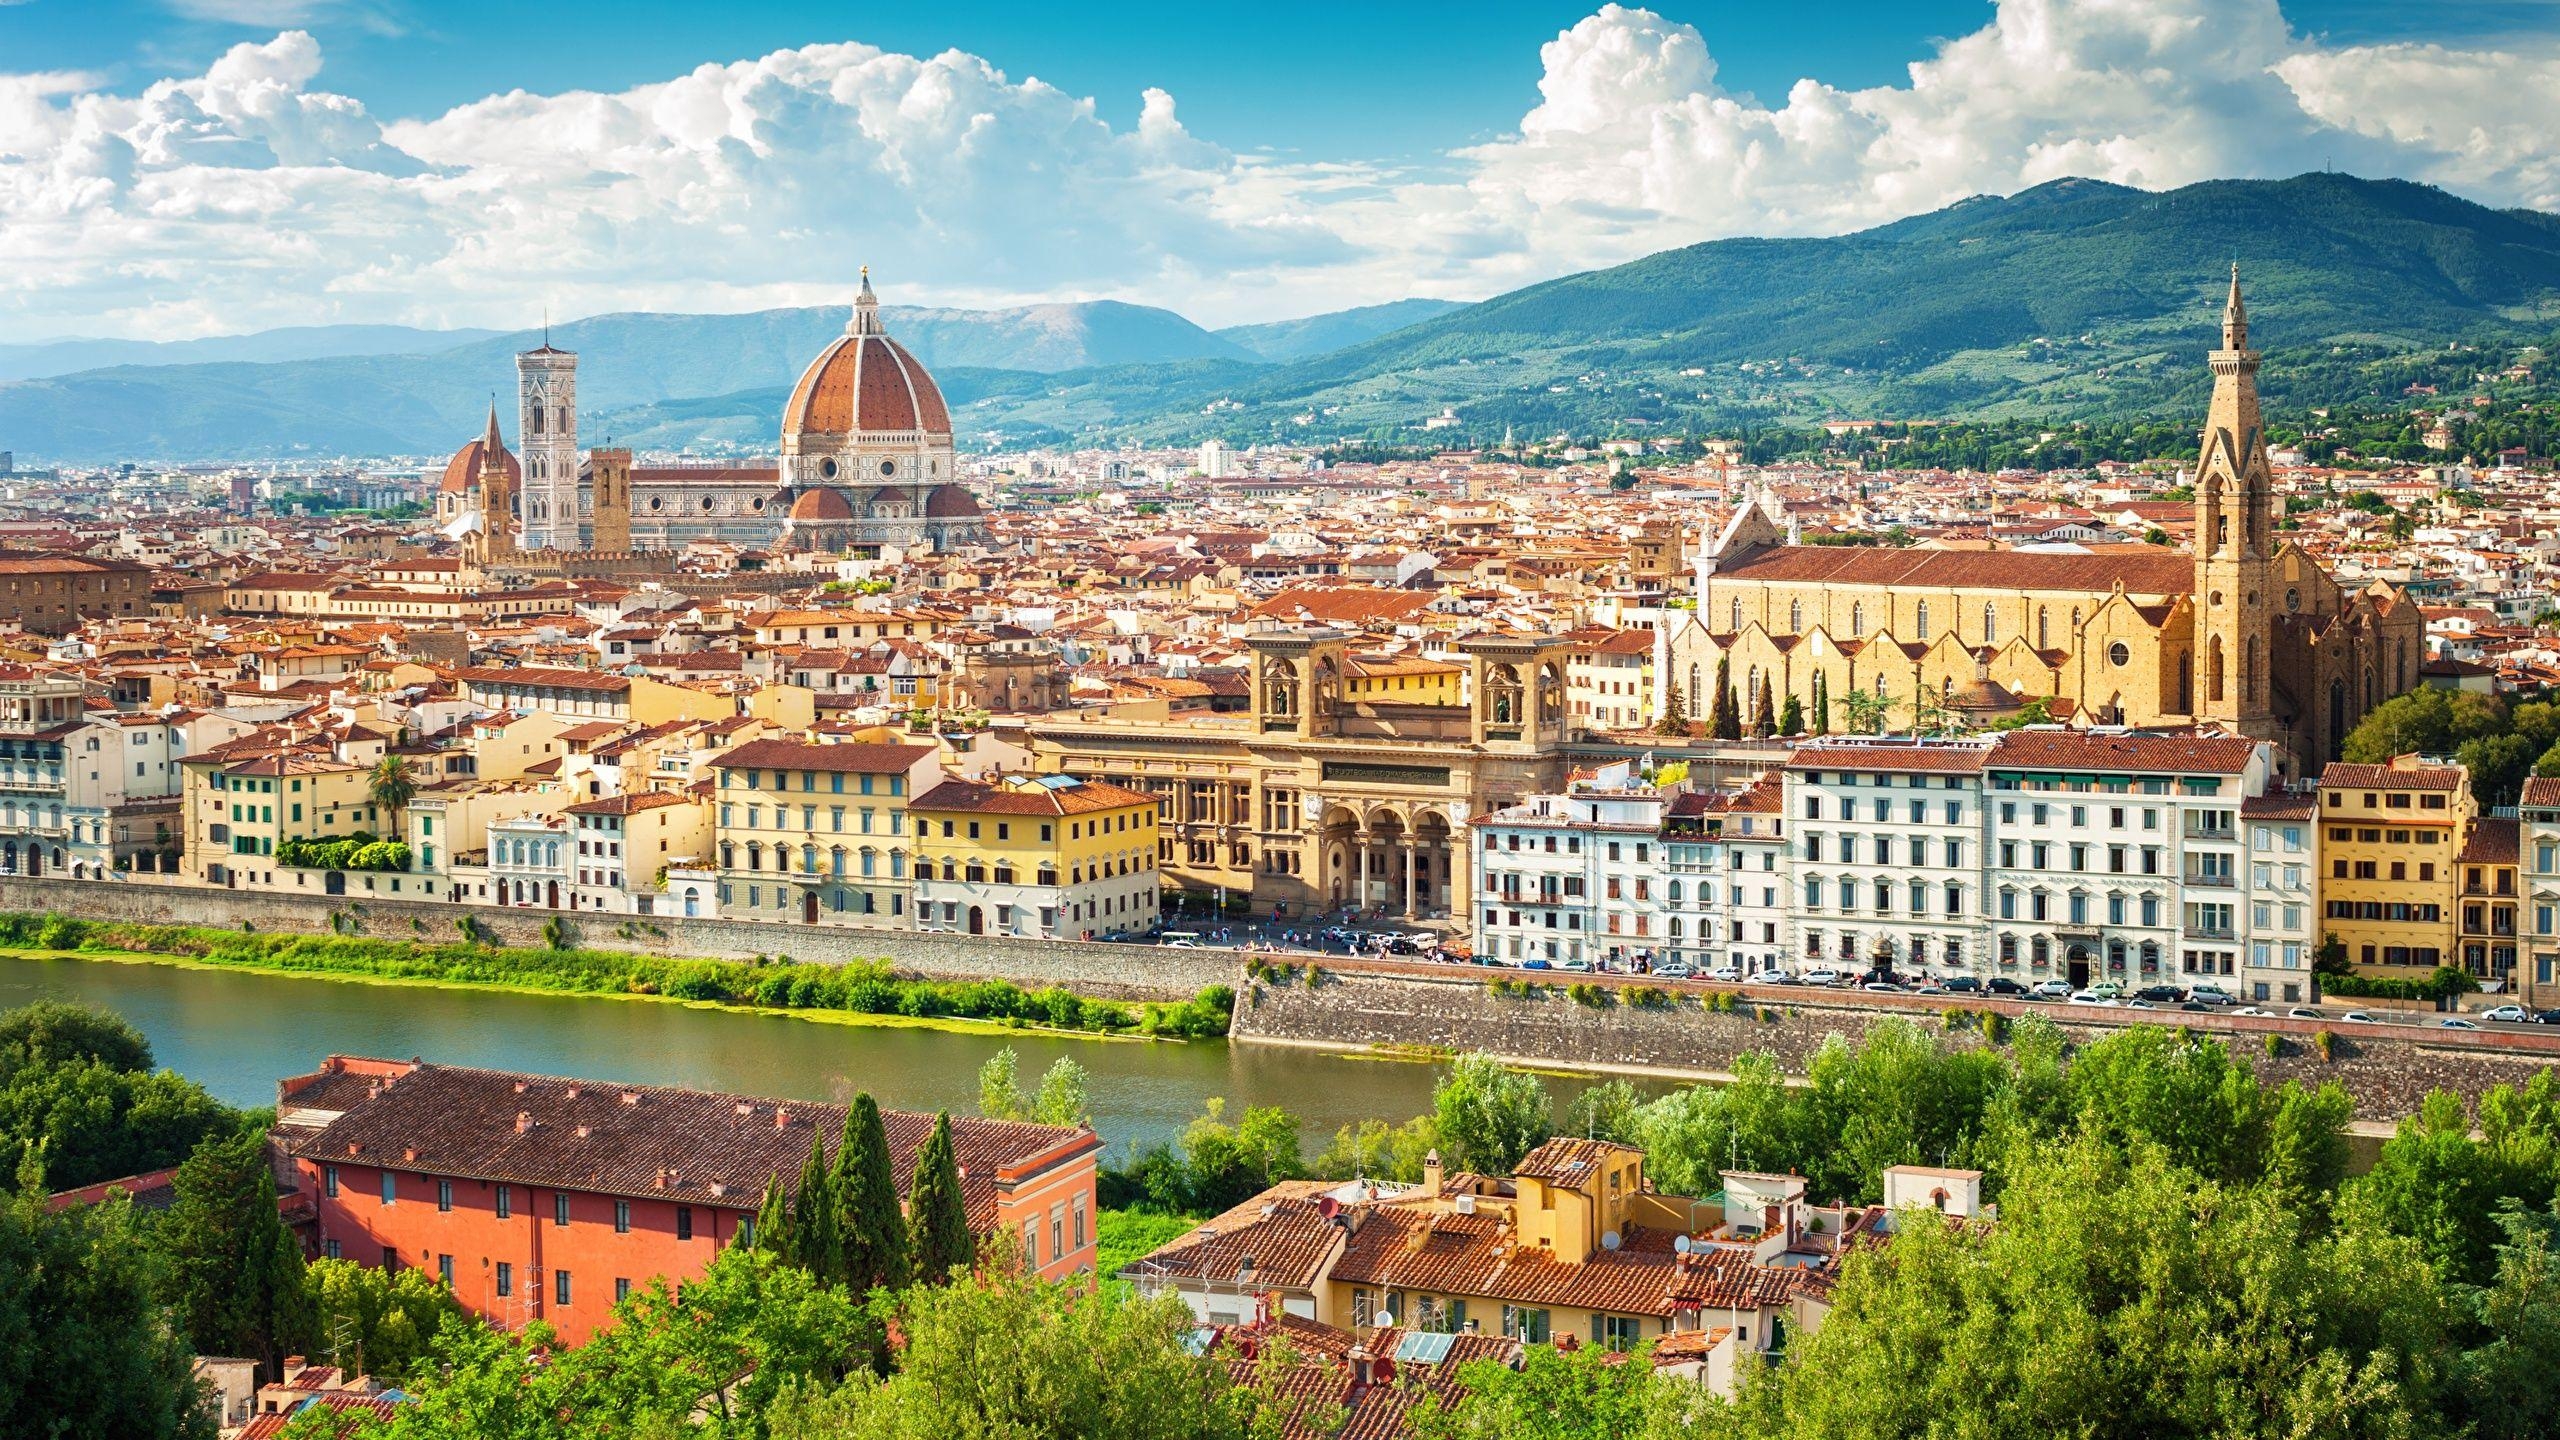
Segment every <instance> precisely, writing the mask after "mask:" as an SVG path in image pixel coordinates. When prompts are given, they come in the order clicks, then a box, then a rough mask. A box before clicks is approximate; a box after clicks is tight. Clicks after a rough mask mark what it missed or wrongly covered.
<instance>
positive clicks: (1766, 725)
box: [1751, 675, 1778, 740]
mask: <svg viewBox="0 0 2560 1440" xmlns="http://www.w3.org/2000/svg"><path fill="white" fill-rule="evenodd" d="M1751 733H1752V734H1753V735H1756V736H1758V737H1759V738H1760V739H1763V740H1766V739H1768V738H1769V737H1770V736H1772V735H1775V734H1777V733H1778V708H1777V701H1776V699H1775V698H1774V696H1773V693H1772V692H1771V690H1770V689H1769V677H1768V676H1766V675H1763V676H1761V677H1760V696H1759V699H1758V700H1757V701H1756V702H1755V703H1754V704H1753V705H1752V707H1751Z"/></svg>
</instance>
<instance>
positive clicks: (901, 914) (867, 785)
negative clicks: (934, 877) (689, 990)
mask: <svg viewBox="0 0 2560 1440" xmlns="http://www.w3.org/2000/svg"><path fill="white" fill-rule="evenodd" d="M935 753H936V752H935V750H934V747H933V746H930V745H861V744H847V745H827V744H819V743H814V742H811V741H807V740H786V739H781V738H779V737H772V738H767V739H762V740H750V741H748V742H746V743H745V744H743V745H735V746H731V747H730V748H729V749H727V750H725V751H723V752H721V753H720V754H719V755H718V756H717V757H715V758H714V759H713V760H712V761H711V769H712V771H713V773H715V774H717V775H718V776H719V782H718V784H717V785H716V786H715V787H714V790H713V797H714V800H715V802H716V805H717V811H716V815H715V818H714V821H713V823H714V826H715V827H716V836H717V840H716V844H717V848H718V851H719V854H718V856H717V859H716V864H717V870H718V874H719V877H720V881H719V883H720V913H721V915H722V916H724V917H734V918H737V919H741V920H780V921H788V922H792V923H797V924H803V925H854V926H868V927H872V928H886V929H897V930H905V929H911V928H913V917H912V913H911V911H910V909H909V907H908V904H907V890H908V879H907V869H908V860H909V857H910V854H911V843H910V842H911V837H912V832H911V831H910V830H909V828H908V823H907V802H908V801H909V800H910V799H912V798H913V797H914V796H915V795H916V794H918V793H919V792H920V791H922V790H923V789H925V788H926V787H928V786H930V785H931V784H932V783H933V782H934V781H936V780H938V779H939V778H940V776H941V771H940V767H939V766H938V765H937V764H936V763H935V760H934V756H935Z"/></svg>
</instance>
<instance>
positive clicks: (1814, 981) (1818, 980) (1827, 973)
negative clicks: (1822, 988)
mask: <svg viewBox="0 0 2560 1440" xmlns="http://www.w3.org/2000/svg"><path fill="white" fill-rule="evenodd" d="M1804 983H1806V984H1807V985H1837V984H1839V983H1840V972H1839V971H1837V970H1834V969H1832V968H1831V967H1830V966H1828V965H1816V966H1814V967H1813V968H1812V969H1810V970H1807V971H1806V972H1804Z"/></svg>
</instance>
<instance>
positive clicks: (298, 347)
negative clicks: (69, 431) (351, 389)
mask: <svg viewBox="0 0 2560 1440" xmlns="http://www.w3.org/2000/svg"><path fill="white" fill-rule="evenodd" d="M497 333H498V332H497V331H495V330H419V329H415V328H413V327H411V326H407V325H301V326H293V327H290V328H287V329H283V330H261V331H258V332H257V333H255V334H252V335H215V336H209V337H207V338H205V339H202V340H48V341H44V342H41V343H39V344H34V345H0V380H29V379H35V378H38V377H41V376H45V375H70V374H73V373H76V372H78V371H82V370H100V369H104V368H106V367H107V366H110V365H189V364H200V363H203V362H207V361H216V360H252V361H262V362H263V361H272V360H316V359H320V358H323V357H325V356H331V355H412V354H418V353H421V352H424V351H432V350H449V349H452V348H453V347H454V346H456V345H460V344H464V343H466V342H468V341H472V340H481V339H486V338H487V337H489V336H491V335H495V334H497Z"/></svg>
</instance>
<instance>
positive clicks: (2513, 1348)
mask: <svg viewBox="0 0 2560 1440" xmlns="http://www.w3.org/2000/svg"><path fill="white" fill-rule="evenodd" d="M2497 1225H2498V1231H2499V1234H2498V1237H2497V1240H2496V1242H2495V1248H2496V1252H2497V1257H2498V1262H2497V1273H2496V1278H2495V1279H2494V1280H2493V1281H2492V1282H2491V1283H2490V1284H2489V1285H2487V1286H2485V1287H2483V1288H2480V1289H2476V1290H2467V1291H2464V1292H2462V1295H2461V1304H2462V1306H2463V1308H2464V1310H2465V1311H2466V1312H2467V1318H2468V1319H2469V1320H2470V1321H2471V1324H2472V1327H2473V1329H2474V1330H2475V1331H2477V1332H2478V1333H2479V1334H2481V1335H2482V1336H2483V1337H2484V1338H2483V1339H2482V1340H2481V1342H2480V1343H2479V1344H2476V1345H2473V1346H2471V1347H2470V1348H2468V1349H2466V1350H2465V1351H2464V1352H2463V1353H2462V1354H2461V1356H2460V1357H2459V1359H2458V1360H2457V1361H2456V1362H2455V1365H2456V1371H2455V1373H2456V1377H2457V1388H2458V1389H2459V1390H2460V1392H2461V1393H2462V1396H2463V1399H2464V1404H2465V1408H2466V1409H2467V1410H2468V1411H2469V1413H2470V1416H2471V1421H2472V1428H2471V1431H2470V1434H2471V1435H2472V1437H2473V1440H2548V1437H2549V1436H2550V1435H2551V1433H2552V1420H2553V1417H2554V1416H2560V1253H2555V1245H2554V1240H2555V1232H2560V1216H2555V1215H2554V1214H2553V1213H2552V1212H2548V1211H2545V1212H2542V1213H2539V1214H2537V1213H2534V1212H2532V1211H2528V1210H2526V1209H2525V1208H2524V1207H2522V1206H2520V1205H2515V1204H2508V1205H2506V1206H2504V1207H2502V1208H2501V1209H2500V1210H2499V1211H2498V1215H2497Z"/></svg>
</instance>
